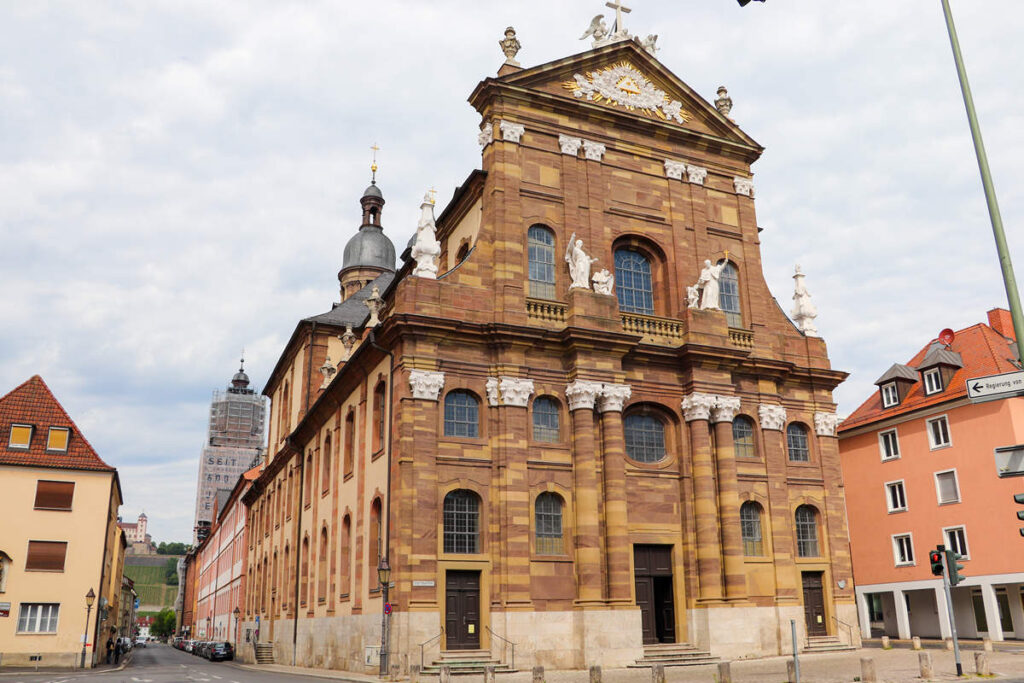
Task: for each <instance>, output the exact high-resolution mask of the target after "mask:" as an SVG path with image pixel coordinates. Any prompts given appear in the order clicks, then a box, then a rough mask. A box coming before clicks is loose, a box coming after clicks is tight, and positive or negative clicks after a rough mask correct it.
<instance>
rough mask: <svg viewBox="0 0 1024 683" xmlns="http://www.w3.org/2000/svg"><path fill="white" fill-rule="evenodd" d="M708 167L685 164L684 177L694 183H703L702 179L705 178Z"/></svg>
mask: <svg viewBox="0 0 1024 683" xmlns="http://www.w3.org/2000/svg"><path fill="white" fill-rule="evenodd" d="M707 177H708V169H706V168H704V167H703V166H687V167H686V179H687V180H689V181H690V182H691V183H693V184H694V185H703V184H704V181H705V180H707Z"/></svg>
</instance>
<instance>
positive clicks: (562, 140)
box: [558, 135, 583, 156]
mask: <svg viewBox="0 0 1024 683" xmlns="http://www.w3.org/2000/svg"><path fill="white" fill-rule="evenodd" d="M582 144H583V140H582V139H580V138H574V137H572V136H569V135H559V136H558V148H559V149H561V150H562V154H568V155H570V156H577V155H578V154H579V153H580V146H581V145H582Z"/></svg>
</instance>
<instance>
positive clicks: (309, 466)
mask: <svg viewBox="0 0 1024 683" xmlns="http://www.w3.org/2000/svg"><path fill="white" fill-rule="evenodd" d="M312 502H313V451H312V450H310V451H309V452H308V453H306V496H305V502H304V505H306V507H309V505H310V503H312Z"/></svg>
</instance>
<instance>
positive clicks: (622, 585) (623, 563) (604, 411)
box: [597, 384, 633, 604]
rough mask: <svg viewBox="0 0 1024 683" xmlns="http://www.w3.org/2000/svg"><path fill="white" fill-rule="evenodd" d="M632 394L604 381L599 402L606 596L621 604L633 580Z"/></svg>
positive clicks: (626, 600) (623, 386) (625, 387)
mask: <svg viewBox="0 0 1024 683" xmlns="http://www.w3.org/2000/svg"><path fill="white" fill-rule="evenodd" d="M631 395H632V390H631V389H630V388H629V385H627V384H604V385H603V386H602V388H601V395H600V398H599V399H598V402H597V406H598V409H599V410H600V411H601V437H602V443H601V445H602V456H603V471H604V509H605V547H606V548H607V554H608V556H607V572H608V596H607V597H608V600H609V601H611V602H616V603H622V604H628V603H630V601H631V598H632V583H633V580H632V577H631V575H630V549H631V548H632V544H631V543H630V541H629V519H628V510H627V501H626V440H625V434H624V432H623V427H622V406H623V404H624V403H625V402H626V401H627V400H629V397H630V396H631Z"/></svg>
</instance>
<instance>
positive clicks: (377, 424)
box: [373, 380, 387, 453]
mask: <svg viewBox="0 0 1024 683" xmlns="http://www.w3.org/2000/svg"><path fill="white" fill-rule="evenodd" d="M386 399H387V387H386V385H385V384H384V380H381V381H379V382H377V386H376V388H374V390H373V452H374V453H376V452H377V451H380V450H382V449H383V448H384V432H385V431H387V427H386V426H385V422H384V416H385V413H386V412H387V408H386V406H385V401H386Z"/></svg>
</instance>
